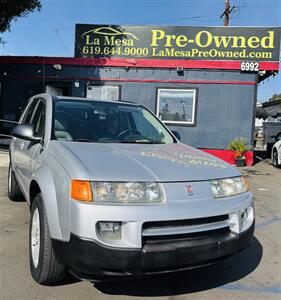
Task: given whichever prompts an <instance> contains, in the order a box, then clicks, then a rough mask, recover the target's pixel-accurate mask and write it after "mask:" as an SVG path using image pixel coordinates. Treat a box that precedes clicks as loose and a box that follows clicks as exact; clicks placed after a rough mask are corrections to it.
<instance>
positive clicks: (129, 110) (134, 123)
mask: <svg viewBox="0 0 281 300" xmlns="http://www.w3.org/2000/svg"><path fill="white" fill-rule="evenodd" d="M52 135H53V138H54V139H58V140H66V141H82V142H83V141H84V142H85V141H88V142H98V143H165V144H171V143H173V142H174V140H173V137H172V136H171V135H170V133H169V132H168V130H167V129H166V128H165V127H164V126H163V124H162V123H161V122H160V121H159V120H158V119H157V118H155V116H154V115H153V114H152V113H150V112H149V111H148V110H147V109H145V108H143V107H140V106H135V105H125V104H120V103H114V102H108V103H106V102H100V101H76V100H71V101H67V100H60V101H57V102H55V104H54V115H53V132H52Z"/></svg>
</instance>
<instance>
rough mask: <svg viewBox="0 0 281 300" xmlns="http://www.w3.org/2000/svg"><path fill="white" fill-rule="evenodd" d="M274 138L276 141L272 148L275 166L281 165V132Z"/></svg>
mask: <svg viewBox="0 0 281 300" xmlns="http://www.w3.org/2000/svg"><path fill="white" fill-rule="evenodd" d="M272 138H273V139H274V141H275V144H274V145H273V147H272V150H271V159H272V164H273V166H274V167H281V132H280V133H279V134H278V135H276V136H275V137H272Z"/></svg>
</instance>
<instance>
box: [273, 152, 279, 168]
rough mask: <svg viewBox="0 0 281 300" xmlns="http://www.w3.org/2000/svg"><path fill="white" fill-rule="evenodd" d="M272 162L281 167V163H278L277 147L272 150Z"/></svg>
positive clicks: (276, 166)
mask: <svg viewBox="0 0 281 300" xmlns="http://www.w3.org/2000/svg"><path fill="white" fill-rule="evenodd" d="M272 164H273V166H274V167H275V168H279V167H280V165H279V164H278V153H277V151H276V150H275V149H274V150H273V152H272Z"/></svg>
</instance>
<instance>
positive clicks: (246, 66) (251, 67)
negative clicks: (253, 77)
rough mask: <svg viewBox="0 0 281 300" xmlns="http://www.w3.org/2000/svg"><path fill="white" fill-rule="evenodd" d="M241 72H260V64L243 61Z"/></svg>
mask: <svg viewBox="0 0 281 300" xmlns="http://www.w3.org/2000/svg"><path fill="white" fill-rule="evenodd" d="M240 69H241V71H245V72H258V71H259V63H257V62H253V61H242V62H241V65H240Z"/></svg>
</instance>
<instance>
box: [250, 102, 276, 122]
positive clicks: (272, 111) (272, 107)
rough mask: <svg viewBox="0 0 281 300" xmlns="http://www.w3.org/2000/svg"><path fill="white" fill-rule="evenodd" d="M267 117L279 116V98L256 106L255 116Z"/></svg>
mask: <svg viewBox="0 0 281 300" xmlns="http://www.w3.org/2000/svg"><path fill="white" fill-rule="evenodd" d="M268 117H272V118H277V117H281V100H275V101H270V102H265V103H262V104H261V105H259V106H257V107H256V118H259V119H267V118H268Z"/></svg>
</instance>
